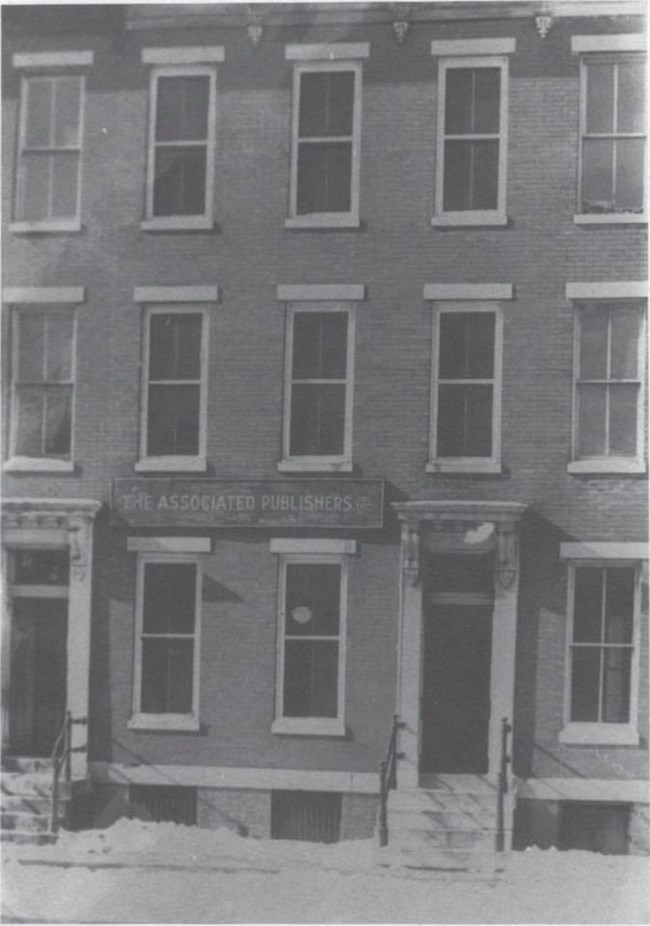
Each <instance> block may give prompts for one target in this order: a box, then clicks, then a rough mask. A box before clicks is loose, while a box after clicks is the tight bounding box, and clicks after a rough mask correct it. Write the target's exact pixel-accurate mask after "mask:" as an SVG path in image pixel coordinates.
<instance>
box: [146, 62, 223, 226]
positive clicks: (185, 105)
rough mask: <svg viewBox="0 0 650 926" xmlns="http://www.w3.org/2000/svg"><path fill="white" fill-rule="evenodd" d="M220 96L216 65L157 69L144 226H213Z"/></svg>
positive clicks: (152, 107)
mask: <svg viewBox="0 0 650 926" xmlns="http://www.w3.org/2000/svg"><path fill="white" fill-rule="evenodd" d="M215 99H216V72H215V69H214V68H213V67H210V66H207V65H193V66H187V67H182V68H180V67H159V68H154V69H153V70H152V73H151V117H150V125H149V164H148V183H147V218H148V219H149V220H150V221H149V223H145V227H152V228H155V227H167V228H199V227H200V228H210V227H211V225H212V209H213V206H212V200H213V174H214V146H215V112H216V102H215Z"/></svg>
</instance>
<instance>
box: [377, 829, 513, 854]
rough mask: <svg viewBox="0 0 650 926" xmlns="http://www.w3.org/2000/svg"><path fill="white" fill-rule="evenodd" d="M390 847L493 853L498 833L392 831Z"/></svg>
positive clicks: (426, 830) (473, 830)
mask: <svg viewBox="0 0 650 926" xmlns="http://www.w3.org/2000/svg"><path fill="white" fill-rule="evenodd" d="M390 845H391V846H398V847H400V848H406V849H409V848H413V849H419V848H426V847H430V848H435V849H466V850H467V851H471V852H476V851H482V852H491V851H493V850H494V849H495V848H496V832H495V831H494V830H483V829H479V830H477V829H452V830H433V829H424V828H421V829H400V828H399V827H398V828H396V827H395V826H393V828H392V829H391V830H390Z"/></svg>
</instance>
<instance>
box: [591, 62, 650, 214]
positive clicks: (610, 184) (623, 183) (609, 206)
mask: <svg viewBox="0 0 650 926" xmlns="http://www.w3.org/2000/svg"><path fill="white" fill-rule="evenodd" d="M581 66H582V100H581V111H580V139H581V155H580V193H579V208H578V212H579V213H581V214H583V215H589V216H603V217H607V216H612V215H614V214H619V215H620V214H630V213H632V214H634V213H643V212H644V203H645V193H644V173H645V144H646V129H645V61H644V58H643V57H642V56H640V55H609V56H595V57H593V56H587V57H584V58H583V59H582V65H581Z"/></svg>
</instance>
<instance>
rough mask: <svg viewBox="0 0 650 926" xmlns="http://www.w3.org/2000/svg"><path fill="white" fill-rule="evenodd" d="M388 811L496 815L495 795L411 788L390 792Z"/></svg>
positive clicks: (484, 792) (482, 792) (489, 792)
mask: <svg viewBox="0 0 650 926" xmlns="http://www.w3.org/2000/svg"><path fill="white" fill-rule="evenodd" d="M388 807H389V810H391V811H393V810H399V811H408V812H412V813H419V812H442V813H444V812H454V813H482V812H485V813H492V814H495V813H496V808H497V795H496V793H495V792H492V791H481V792H467V791H437V790H436V791H434V790H426V791H425V790H424V789H422V788H412V789H410V790H408V791H391V792H390V794H389V796H388Z"/></svg>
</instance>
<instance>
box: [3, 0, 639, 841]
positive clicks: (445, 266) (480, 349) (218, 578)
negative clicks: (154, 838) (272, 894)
mask: <svg viewBox="0 0 650 926" xmlns="http://www.w3.org/2000/svg"><path fill="white" fill-rule="evenodd" d="M486 9H487V8H486V6H485V5H482V4H472V3H453V4H448V3H430V4H422V5H419V4H418V5H416V6H414V7H413V9H411V10H400V9H398V8H395V9H394V8H393V5H388V4H372V3H370V4H345V5H341V6H337V5H335V4H331V5H330V4H322V5H321V4H319V5H318V6H317V7H316V8H311V9H308V8H306V7H301V6H300V5H295V6H289V7H285V6H273V5H268V6H259V7H255V8H254V9H253V11H252V12H250V11H249V12H246V11H245V10H244V9H243V8H242V7H234V6H233V7H230V6H228V5H223V6H217V7H207V6H202V5H190V6H184V7H174V6H169V5H165V6H162V5H161V6H150V5H146V6H144V5H143V6H142V7H139V6H137V5H134V6H130V7H121V8H120V7H115V8H113V7H107V8H104V9H102V8H100V7H97V8H93V7H90V8H85V9H82V8H75V9H74V10H73V11H70V10H67V11H66V10H65V9H64V8H59V9H56V8H54V9H53V10H52V11H51V12H50V13H49V14H43V13H42V11H41V12H38V15H37V14H36V12H35V11H34V10H30V9H28V8H26V9H23V10H21V9H11V10H10V9H5V10H4V18H5V25H4V42H5V53H4V56H3V68H4V74H3V82H4V89H3V111H4V120H3V122H4V133H3V164H4V170H3V178H4V179H3V246H4V261H3V263H4V279H3V303H4V305H5V311H4V313H3V325H4V337H3V343H4V358H3V359H4V363H3V368H4V380H3V402H4V407H3V412H4V414H3V419H4V421H5V433H4V439H5V453H4V458H3V459H4V477H3V481H4V501H3V543H4V547H5V552H6V556H5V569H6V583H5V588H6V599H7V615H8V616H7V620H6V623H5V625H4V632H5V633H6V638H5V639H6V644H5V646H4V647H3V652H4V654H5V666H4V672H3V679H4V685H5V692H4V721H5V726H4V730H3V736H4V739H5V755H6V756H8V757H12V756H13V757H17V758H24V757H28V758H29V757H41V758H44V757H47V756H49V755H50V752H51V749H52V745H53V742H54V737H55V736H56V733H57V732H58V730H59V728H60V726H61V724H62V722H63V718H64V715H65V711H66V710H67V711H69V712H70V714H71V717H72V721H73V723H72V745H73V752H72V777H73V780H75V781H80V782H88V781H89V782H90V783H91V789H90V794H86V795H85V797H84V799H83V800H80V801H79V807H80V808H82V810H83V808H84V807H85V810H83V812H84V813H85V814H86V817H85V819H86V821H88V819H91V821H92V820H95V821H96V820H98V819H100V818H101V817H102V814H103V813H105V814H106V815H107V818H108V817H110V815H111V813H116V812H117V810H116V807H117V806H118V804H119V806H120V807H122V808H124V806H125V805H126V801H127V800H128V801H129V802H130V805H131V807H133V805H138V806H139V807H141V808H142V807H146V808H148V810H149V812H151V813H153V814H154V815H158V816H161V815H162V816H165V815H167V816H170V815H171V816H174V815H176V817H177V818H180V819H186V820H195V821H197V822H198V823H199V824H200V825H206V826H218V825H228V826H235V827H238V828H239V829H240V830H241V831H245V832H250V833H251V834H253V835H262V836H264V835H270V834H272V835H276V836H277V835H279V836H282V835H290V836H291V835H293V836H296V835H302V836H303V837H304V836H306V837H309V838H311V837H314V838H328V839H329V838H332V839H334V838H338V837H340V838H354V837H363V836H368V835H371V834H372V832H373V830H374V827H375V822H376V814H377V808H378V789H379V776H378V767H379V763H380V761H381V760H382V758H383V757H384V755H385V753H386V748H387V745H388V739H389V735H390V730H391V723H392V717H393V715H395V714H397V715H398V717H399V720H400V727H399V731H398V741H399V755H400V757H399V759H398V762H397V774H396V785H397V790H396V791H395V792H394V794H392V795H391V801H393V802H394V803H393V804H392V805H389V810H390V809H391V806H392V813H393V820H394V821H397V819H398V817H397V813H398V810H399V808H400V799H403V800H405V801H406V803H408V800H409V799H410V798H412V797H413V795H414V794H415V798H414V800H416V799H417V798H418V797H421V795H419V796H418V794H417V792H427V793H430V792H432V791H433V792H435V789H436V788H438V787H439V786H440V783H441V782H442V784H443V785H444V786H445V787H449V788H450V789H451V790H452V791H454V790H455V791H458V790H459V789H460V790H461V791H462V789H463V788H465V789H466V788H467V787H468V781H470V780H473V781H474V782H475V783H477V782H478V783H480V786H481V787H483V786H485V787H488V788H489V787H494V786H495V783H496V782H497V780H498V776H499V771H500V770H501V752H502V746H503V742H502V733H503V727H502V720H503V719H504V718H505V719H507V721H508V722H509V724H511V725H512V728H513V731H512V737H511V741H512V742H511V748H512V764H511V766H510V768H509V772H508V774H509V777H510V779H511V782H512V784H513V787H512V788H510V790H509V792H508V798H507V800H506V804H505V815H506V821H505V829H506V832H507V834H508V837H509V836H510V834H511V833H512V832H513V831H514V843H515V845H519V846H522V845H526V844H529V843H531V842H536V843H538V844H540V845H564V846H570V845H580V846H583V845H584V846H588V847H591V848H605V849H610V850H615V851H639V850H640V849H642V848H643V847H644V846H645V847H646V848H647V810H648V807H647V775H648V751H647V749H648V740H647V732H648V699H647V691H648V678H647V665H648V658H647V654H648V640H647V526H646V517H645V516H646V499H647V487H646V474H647V454H646V443H645V440H646V435H645V417H646V416H645V411H644V407H645V405H644V403H645V399H644V395H645V392H644V390H645V365H646V361H645V354H644V348H645V334H644V318H645V309H646V301H647V272H646V250H645V239H646V223H647V217H646V213H645V211H644V189H643V185H644V175H645V167H644V165H645V154H644V150H645V149H644V145H645V128H644V124H643V117H644V112H645V106H644V103H643V100H642V95H643V87H644V78H643V73H642V68H643V52H644V48H645V22H644V19H643V10H642V8H641V4H638V3H636V2H627V0H618V2H613V3H588V2H562V3H558V4H554V5H552V8H551V9H550V12H549V11H546V12H544V14H543V15H542V14H540V11H539V10H538V9H537V5H535V4H528V3H526V2H513V3H495V4H489V12H486ZM508 748H510V745H509V746H508ZM459 783H460V784H459ZM477 787H478V784H477ZM170 789H171V790H170ZM404 795H406V797H404ZM120 802H121V803H120ZM416 803H417V800H416ZM404 806H406V805H404ZM414 806H415V805H414ZM165 807H166V808H167V809H166V810H165ZM418 807H419V805H418ZM111 808H113V809H112V810H111ZM170 808H171V809H170ZM183 808H185V809H183ZM443 809H444V808H443ZM82 810H80V811H79V814H80V819H81V815H82ZM390 822H391V821H390V814H389V825H390ZM396 827H397V823H396V822H395V823H394V829H395V828H396ZM488 828H489V827H488Z"/></svg>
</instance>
